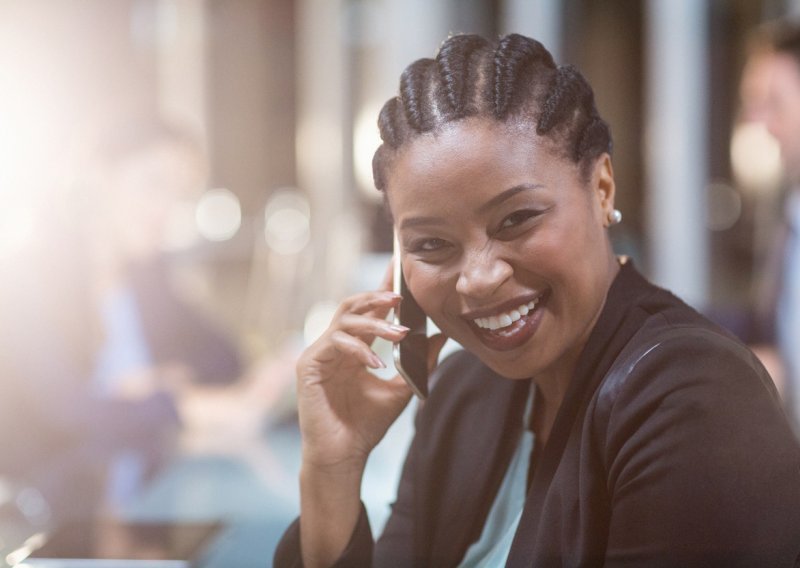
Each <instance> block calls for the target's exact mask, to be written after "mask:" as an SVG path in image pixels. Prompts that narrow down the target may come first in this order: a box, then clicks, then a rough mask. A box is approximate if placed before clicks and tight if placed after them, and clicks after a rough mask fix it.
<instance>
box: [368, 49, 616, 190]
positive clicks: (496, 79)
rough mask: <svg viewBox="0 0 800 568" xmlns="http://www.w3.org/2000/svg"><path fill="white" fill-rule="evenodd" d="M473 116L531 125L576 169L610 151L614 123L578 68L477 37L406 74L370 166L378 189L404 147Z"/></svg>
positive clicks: (386, 111) (385, 113) (385, 115)
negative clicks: (601, 110)
mask: <svg viewBox="0 0 800 568" xmlns="http://www.w3.org/2000/svg"><path fill="white" fill-rule="evenodd" d="M469 116H485V117H487V118H491V119H493V120H497V121H499V122H510V121H513V120H518V119H521V120H523V121H527V122H528V123H529V124H531V125H532V126H533V127H534V128H535V132H536V134H537V135H539V136H543V137H546V138H548V139H549V140H551V141H552V142H554V143H555V145H556V147H558V148H560V149H561V150H562V151H563V153H564V155H565V156H566V157H568V158H569V159H570V160H572V161H573V162H575V163H578V164H583V165H588V164H591V163H592V162H593V161H594V159H595V158H597V157H598V156H600V155H601V154H602V153H604V152H611V133H610V130H609V128H608V125H607V124H606V123H605V121H603V119H602V118H601V117H600V115H599V113H598V112H597V108H596V106H595V101H594V94H593V92H592V88H591V86H590V85H589V83H588V82H587V81H586V79H584V77H583V76H582V75H581V74H580V72H578V70H577V69H575V68H574V67H571V66H561V67H557V66H556V64H555V62H554V61H553V57H552V55H551V54H550V52H548V51H547V49H545V47H544V46H543V45H542V44H541V43H539V42H538V41H536V40H534V39H531V38H528V37H525V36H522V35H519V34H511V35H508V36H505V37H502V38H500V40H499V41H498V42H497V43H496V44H492V43H491V42H489V41H488V40H486V39H484V38H482V37H480V36H477V35H455V36H452V37H450V38H448V39H447V40H446V41H445V42H444V43H443V44H442V46H441V48H440V49H439V52H438V54H437V55H436V58H435V59H420V60H417V61H416V62H414V63H412V64H411V65H410V66H408V67H407V68H406V70H405V71H404V72H403V74H402V76H401V78H400V95H399V97H394V98H392V99H390V100H389V101H388V102H387V103H386V104H385V105H384V107H383V109H382V110H381V113H380V116H379V118H378V127H379V129H380V133H381V139H382V141H383V144H382V145H381V146H380V147H379V148H378V150H377V151H376V152H375V157H374V158H373V161H372V169H373V176H374V179H375V186H376V187H377V188H378V189H379V190H384V189H386V177H385V176H386V174H385V171H386V169H387V168H388V166H389V163H390V161H391V158H392V156H393V155H394V153H395V152H396V151H397V150H398V149H399V148H401V147H402V146H403V145H404V144H406V143H407V142H409V141H410V140H412V139H413V138H414V137H416V136H418V135H420V134H423V133H425V132H431V131H434V130H436V129H437V128H439V127H441V126H442V125H444V124H447V123H449V122H452V121H455V120H460V119H463V118H466V117H469Z"/></svg>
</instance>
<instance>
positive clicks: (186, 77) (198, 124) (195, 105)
mask: <svg viewBox="0 0 800 568" xmlns="http://www.w3.org/2000/svg"><path fill="white" fill-rule="evenodd" d="M205 16H206V3H205V0H158V4H157V26H158V28H157V30H158V31H157V38H158V50H157V54H158V55H157V61H156V65H157V72H158V104H159V108H160V110H161V111H162V112H163V113H164V114H165V115H167V116H172V117H176V118H178V119H180V120H186V121H189V122H190V124H191V125H192V126H193V127H194V128H198V129H199V130H200V133H201V134H202V135H203V136H205V135H206V133H207V108H206V96H207V82H206V75H207V73H206V52H205V45H206V18H205Z"/></svg>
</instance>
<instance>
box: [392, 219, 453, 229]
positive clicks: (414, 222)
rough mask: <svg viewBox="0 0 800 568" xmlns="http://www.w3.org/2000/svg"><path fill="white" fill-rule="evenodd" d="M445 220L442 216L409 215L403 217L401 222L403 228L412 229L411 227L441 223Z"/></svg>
mask: <svg viewBox="0 0 800 568" xmlns="http://www.w3.org/2000/svg"><path fill="white" fill-rule="evenodd" d="M442 223H443V220H442V218H441V217H409V218H407V219H403V221H402V222H401V223H400V228H401V229H410V228H411V227H419V226H420V225H441V224H442Z"/></svg>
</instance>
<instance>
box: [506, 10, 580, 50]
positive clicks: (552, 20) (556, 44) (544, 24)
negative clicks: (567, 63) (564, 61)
mask: <svg viewBox="0 0 800 568" xmlns="http://www.w3.org/2000/svg"><path fill="white" fill-rule="evenodd" d="M563 9H564V7H563V2H561V0H504V2H503V3H502V6H501V10H502V12H501V16H500V26H501V30H500V31H501V32H502V33H503V34H509V33H519V34H523V35H526V36H529V37H532V38H535V39H538V40H539V41H540V42H542V43H543V44H544V46H545V47H546V48H547V49H548V50H549V51H550V53H552V54H553V58H554V59H555V60H556V61H560V60H561V49H562V48H561V37H562V19H563Z"/></svg>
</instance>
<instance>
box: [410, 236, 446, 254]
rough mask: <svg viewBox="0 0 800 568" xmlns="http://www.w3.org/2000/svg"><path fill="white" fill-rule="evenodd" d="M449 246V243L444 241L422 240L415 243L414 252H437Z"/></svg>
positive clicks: (434, 239)
mask: <svg viewBox="0 0 800 568" xmlns="http://www.w3.org/2000/svg"><path fill="white" fill-rule="evenodd" d="M445 246H447V241H445V240H444V239H436V238H432V239H421V240H419V241H417V242H416V243H414V246H413V250H414V252H436V251H438V250H441V249H443V248H444V247H445Z"/></svg>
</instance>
